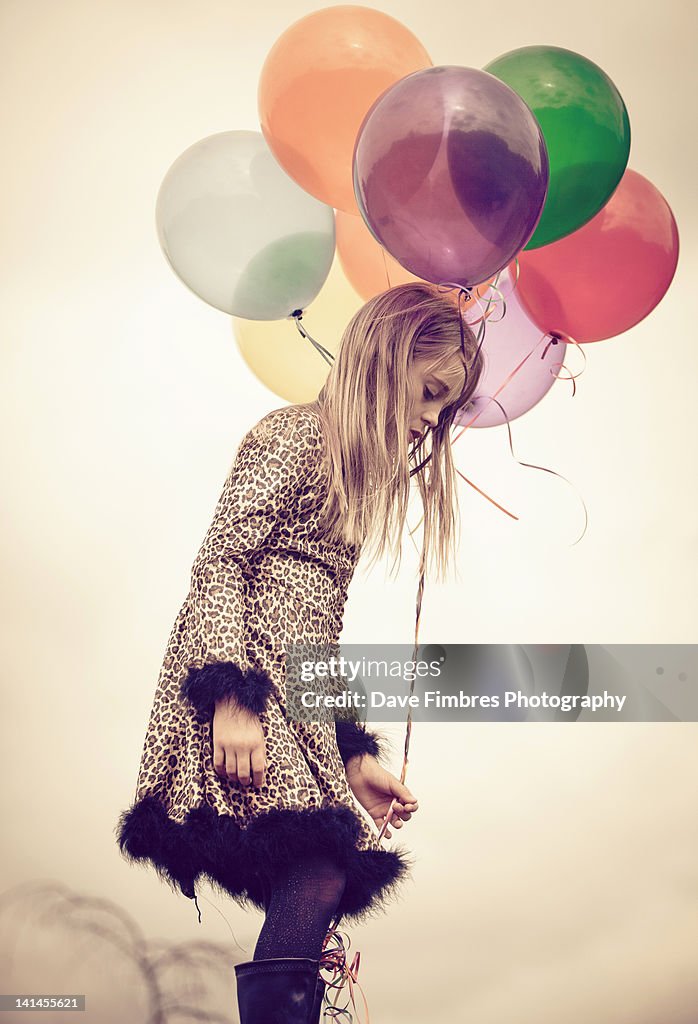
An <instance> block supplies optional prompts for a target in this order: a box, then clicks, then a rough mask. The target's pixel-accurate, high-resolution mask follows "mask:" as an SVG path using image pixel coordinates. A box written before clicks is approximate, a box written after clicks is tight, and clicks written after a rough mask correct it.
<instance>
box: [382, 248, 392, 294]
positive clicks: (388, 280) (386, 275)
mask: <svg viewBox="0 0 698 1024" xmlns="http://www.w3.org/2000/svg"><path fill="white" fill-rule="evenodd" d="M381 256H382V257H383V268H384V270H385V279H386V281H387V282H388V288H392V285H391V283H390V274H389V273H388V261H387V259H386V258H385V249H384V248H383V246H381Z"/></svg>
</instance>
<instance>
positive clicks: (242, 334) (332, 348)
mask: <svg viewBox="0 0 698 1024" xmlns="http://www.w3.org/2000/svg"><path fill="white" fill-rule="evenodd" d="M363 304H364V299H363V298H362V297H361V296H360V295H359V294H358V293H357V292H355V291H354V289H353V288H352V286H351V285H350V284H349V282H348V280H347V278H346V276H345V274H344V271H343V270H342V265H341V263H340V262H339V259H338V257H337V255H336V254H335V257H334V261H333V263H332V269H331V270H330V272H329V274H328V276H327V280H326V281H325V283H324V285H323V286H322V288H321V290H320V291H319V292H318V295H317V296H316V298H315V299H313V301H312V302H311V303H310V305H309V306H308V308H307V309H306V310H304V311H303V318H302V320H301V324H302V326H303V327H304V329H305V330H306V331H307V332H308V334H310V335H312V337H313V338H314V339H315V340H316V341H317V342H319V344H320V345H322V347H323V348H326V349H328V351H329V352H331V353H332V355H333V356H335V355H336V354H337V352H338V350H339V343H340V341H341V340H342V334H343V333H344V328H345V327H346V326H347V324H348V323H349V321H350V320H351V318H352V317H353V315H354V313H356V311H357V310H358V309H360V308H361V306H362V305H363ZM233 331H234V334H235V339H236V341H237V344H238V348H239V349H240V352H241V354H242V358H243V359H244V360H245V362H246V363H247V365H248V366H249V368H250V369H251V370H252V372H253V373H254V374H255V375H256V376H257V377H258V378H259V380H261V382H262V384H265V385H266V386H267V387H268V388H269V389H270V390H271V391H273V392H274V394H276V395H278V396H279V397H280V398H283V399H285V400H286V401H287V402H290V403H291V404H293V405H295V404H297V403H301V402H312V401H314V400H315V399H316V398H317V396H318V394H319V393H320V389H321V388H322V386H323V384H324V383H325V381H326V380H327V374H328V373H329V372H330V370H331V368H332V366H331V364H330V363H329V362H328V361H327V359H326V358H325V357H324V356H323V355H322V354H321V353H320V352H318V350H317V349H316V348H315V346H314V345H313V343H312V342H311V341H309V340H308V339H307V338H304V337H303V335H302V334H301V333H300V331H299V330H298V328H297V326H296V325H295V323H294V322H293V320H292V319H289V318H287V319H284V320H243V319H242V318H241V317H233Z"/></svg>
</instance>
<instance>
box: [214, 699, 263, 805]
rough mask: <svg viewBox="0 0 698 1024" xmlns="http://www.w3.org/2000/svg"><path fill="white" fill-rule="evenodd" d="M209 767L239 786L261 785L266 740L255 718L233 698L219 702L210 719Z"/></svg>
mask: <svg viewBox="0 0 698 1024" xmlns="http://www.w3.org/2000/svg"><path fill="white" fill-rule="evenodd" d="M213 768H214V771H215V772H216V775H218V776H220V778H221V779H227V780H228V782H237V783H239V784H240V785H241V786H249V785H250V782H252V783H253V785H255V786H262V785H263V784H264V773H265V770H266V741H265V739H264V730H263V729H262V724H261V722H260V721H259V718H258V717H257V715H255V714H254V713H253V712H252V711H248V710H247V709H246V708H241V707H239V705H237V704H236V702H235V700H234V699H228V700H224V701H219V702H218V703H217V704H216V711H215V714H214V716H213Z"/></svg>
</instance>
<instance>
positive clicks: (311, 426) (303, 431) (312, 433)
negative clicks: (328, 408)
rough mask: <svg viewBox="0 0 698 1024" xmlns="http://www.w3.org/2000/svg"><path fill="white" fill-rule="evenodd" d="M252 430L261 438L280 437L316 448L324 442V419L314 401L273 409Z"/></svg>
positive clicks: (290, 442) (294, 443) (280, 438)
mask: <svg viewBox="0 0 698 1024" xmlns="http://www.w3.org/2000/svg"><path fill="white" fill-rule="evenodd" d="M252 432H254V434H255V435H256V436H257V437H259V438H261V439H264V438H267V439H269V440H271V439H272V438H273V439H279V440H283V441H287V442H288V443H289V444H290V445H296V444H297V445H299V446H306V445H307V446H309V447H310V448H312V449H315V450H317V449H319V448H320V447H321V445H322V442H323V430H322V419H321V417H320V413H319V410H318V409H317V407H316V406H315V405H314V404H312V403H306V404H304V405H284V406H281V407H280V408H278V409H272V410H271V412H268V413H267V414H266V415H265V416H263V417H262V418H261V420H259V422H258V423H257V424H255V426H254V427H253V428H252Z"/></svg>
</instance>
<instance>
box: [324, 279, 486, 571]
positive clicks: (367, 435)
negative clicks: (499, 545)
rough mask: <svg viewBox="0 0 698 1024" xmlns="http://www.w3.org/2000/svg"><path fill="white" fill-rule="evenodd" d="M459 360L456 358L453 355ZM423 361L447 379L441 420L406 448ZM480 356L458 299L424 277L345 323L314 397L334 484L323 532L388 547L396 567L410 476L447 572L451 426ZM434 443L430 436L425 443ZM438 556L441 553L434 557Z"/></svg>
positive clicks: (430, 542) (451, 538) (454, 510)
mask: <svg viewBox="0 0 698 1024" xmlns="http://www.w3.org/2000/svg"><path fill="white" fill-rule="evenodd" d="M459 354H460V358H456V359H454V355H456V356H457V357H458V355H459ZM413 359H426V360H427V362H428V364H429V365H430V367H431V368H432V369H434V370H440V371H441V372H440V376H441V377H442V378H443V379H444V381H445V383H446V384H447V385H448V387H449V393H448V395H447V399H446V404H445V405H444V407H443V409H442V412H441V415H440V417H439V422H438V425H437V426H436V427H435V428H433V429H430V430H428V431H427V432H426V435H425V437H424V438H423V439H422V441H421V442H413V443H412V444H411V445H409V446H408V444H407V439H408V437H409V427H410V423H409V416H410V409H409V406H408V394H409V376H408V370H409V368H410V365H411V362H412V360H413ZM482 370H483V362H482V356H481V354H480V353H479V352H478V350H477V343H476V339H475V335H474V334H473V331H472V329H471V328H470V327H469V326H468V324H467V323H466V322H465V320H464V318H463V315H462V313H461V312H460V309H459V306H458V302H457V299H454V298H453V296H452V295H446V294H441V293H439V292H438V291H437V290H436V288H435V287H434V286H432V285H429V284H427V283H419V282H416V283H414V284H402V285H397V286H396V287H394V288H389V289H388V290H387V291H384V292H381V293H380V294H379V295H376V296H374V297H373V298H372V299H369V301H368V302H366V303H365V304H364V305H363V306H362V307H361V309H359V310H358V311H357V312H356V313H355V314H354V316H353V317H352V319H351V320H350V321H349V324H348V325H347V327H346V329H345V331H344V334H343V335H342V339H341V344H340V347H339V352H338V354H337V357H336V358H335V360H334V363H333V364H332V368H331V370H330V372H329V374H328V377H327V380H326V382H325V385H324V387H323V388H322V390H321V391H320V394H319V395H318V398H317V401H316V402H315V403H310V404H312V405H315V406H316V408H317V410H318V412H319V414H320V416H321V419H322V421H323V427H324V433H325V436H326V438H327V442H328V444H327V454H328V459H329V464H328V474H329V485H328V489H327V494H326V496H325V499H324V502H323V505H322V508H321V511H320V515H321V517H322V519H323V522H324V524H325V529H326V531H327V535H328V536H329V537H331V538H335V539H339V538H341V539H343V540H344V542H345V543H347V544H352V545H356V546H357V547H362V546H364V545H366V544H367V545H368V546H369V547H370V546H371V545H373V547H374V554H373V559H372V561H371V564H373V562H374V561H375V560H377V559H378V558H380V557H381V555H382V554H383V552H384V551H385V550H386V548H388V549H389V550H390V551H391V552H394V553H395V554H396V559H397V562H394V563H393V568H396V567H398V568H399V565H400V561H401V557H402V543H401V542H402V536H403V529H404V525H405V520H406V514H407V510H408V501H409V497H410V484H411V477H412V476H415V477H416V480H417V485H418V487H419V491H420V495H421V499H422V508H423V518H424V527H423V529H424V534H423V548H422V557H423V559H424V560H425V563H424V564H425V565H426V561H427V560H428V559H429V558H432V559H433V560H435V563H436V570H437V576H438V575H441V576H442V577H443V576H445V573H446V567H447V565H448V563H449V561H450V557H451V555H452V554H453V553H454V551H455V543H456V540H455V532H456V525H458V526H460V510H459V506H458V496H457V490H456V487H455V483H456V471H455V467H454V464H453V458H452V454H451V438H450V431H451V427H452V425H453V419H454V417H455V415H456V412H457V411H458V409H460V408H461V407H463V406H464V405H467V403H468V402H469V400H470V398H471V396H472V394H473V392H474V391H475V389H476V387H477V385H478V382H479V380H480V377H481V374H482ZM427 442H428V443H427ZM434 556H435V558H434Z"/></svg>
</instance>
